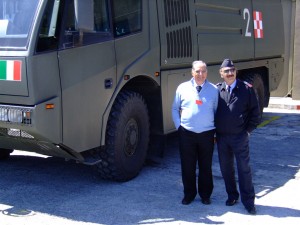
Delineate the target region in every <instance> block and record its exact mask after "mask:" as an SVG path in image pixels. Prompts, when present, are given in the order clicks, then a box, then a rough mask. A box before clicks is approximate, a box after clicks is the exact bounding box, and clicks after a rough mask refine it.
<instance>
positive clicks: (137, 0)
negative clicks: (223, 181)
mask: <svg viewBox="0 0 300 225" xmlns="http://www.w3.org/2000/svg"><path fill="white" fill-rule="evenodd" d="M112 2H113V6H112V8H113V23H114V27H115V28H114V34H115V37H116V42H115V45H116V60H117V75H118V79H119V78H120V76H122V75H123V73H124V72H125V70H126V69H128V68H129V65H134V62H136V61H137V60H138V59H139V58H141V56H142V55H143V54H145V53H146V52H147V51H148V50H149V43H150V42H149V21H148V20H147V19H148V4H149V3H148V1H145V0H144V1H143V0H127V1H123V0H113V1H112ZM142 17H143V18H144V19H142ZM145 70H147V68H143V69H142V70H141V69H140V70H139V71H145Z"/></svg>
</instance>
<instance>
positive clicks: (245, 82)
mask: <svg viewBox="0 0 300 225" xmlns="http://www.w3.org/2000/svg"><path fill="white" fill-rule="evenodd" d="M244 84H246V85H247V86H248V87H252V84H250V83H248V82H247V81H244Z"/></svg>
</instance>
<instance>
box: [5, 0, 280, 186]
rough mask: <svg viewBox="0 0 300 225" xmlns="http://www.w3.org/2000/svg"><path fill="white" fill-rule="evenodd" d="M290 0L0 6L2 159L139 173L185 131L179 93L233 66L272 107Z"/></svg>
mask: <svg viewBox="0 0 300 225" xmlns="http://www.w3.org/2000/svg"><path fill="white" fill-rule="evenodd" d="M282 14H283V13H282V6H281V1H280V0H239V1H236V0H226V1H221V0H126V1H123V0H26V1H24V0H0V148H1V149H0V158H1V159H5V158H7V157H9V156H10V154H11V153H12V151H14V150H24V151H29V152H37V153H41V154H45V155H49V156H54V157H63V158H66V159H72V160H76V161H78V162H81V163H84V164H87V165H93V166H94V167H95V168H97V171H98V172H99V174H100V175H101V177H102V178H104V179H111V180H116V181H127V180H130V179H132V178H134V177H135V176H137V175H138V173H139V172H140V170H141V169H142V167H143V164H144V162H145V159H146V156H147V151H148V149H149V143H151V144H152V143H154V142H155V141H157V140H160V139H159V138H158V137H160V136H163V135H166V134H169V133H171V132H174V131H175V128H174V124H173V122H172V119H171V104H172V101H173V98H174V94H175V90H176V88H177V86H178V85H179V84H180V83H181V82H183V81H186V80H189V79H191V63H192V61H194V60H199V59H201V60H203V61H205V62H206V63H207V65H208V70H209V75H208V76H209V80H210V81H211V82H214V83H217V82H218V81H220V76H219V72H218V70H219V66H220V64H221V62H222V61H223V59H224V58H231V59H232V60H233V61H234V62H235V65H236V67H237V68H238V70H239V73H238V76H239V77H240V78H241V79H245V80H247V81H248V82H250V83H251V84H253V86H254V88H255V89H256V91H257V94H258V97H259V101H260V104H261V107H264V106H267V105H268V99H269V96H270V91H272V90H275V89H276V88H277V85H278V83H279V81H280V79H281V77H282V73H283V62H284V56H283V52H284V37H283V34H284V31H283V16H282Z"/></svg>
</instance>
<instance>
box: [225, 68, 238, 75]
mask: <svg viewBox="0 0 300 225" xmlns="http://www.w3.org/2000/svg"><path fill="white" fill-rule="evenodd" d="M234 72H235V68H231V69H227V70H223V73H226V74H228V73H234Z"/></svg>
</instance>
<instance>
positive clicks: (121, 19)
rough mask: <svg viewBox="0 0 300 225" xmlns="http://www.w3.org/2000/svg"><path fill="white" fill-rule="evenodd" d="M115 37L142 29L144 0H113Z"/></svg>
mask: <svg viewBox="0 0 300 225" xmlns="http://www.w3.org/2000/svg"><path fill="white" fill-rule="evenodd" d="M113 24H114V35H115V37H121V36H124V35H129V34H132V33H135V32H138V31H141V30H142V0H126V1H124V0H113Z"/></svg>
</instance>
